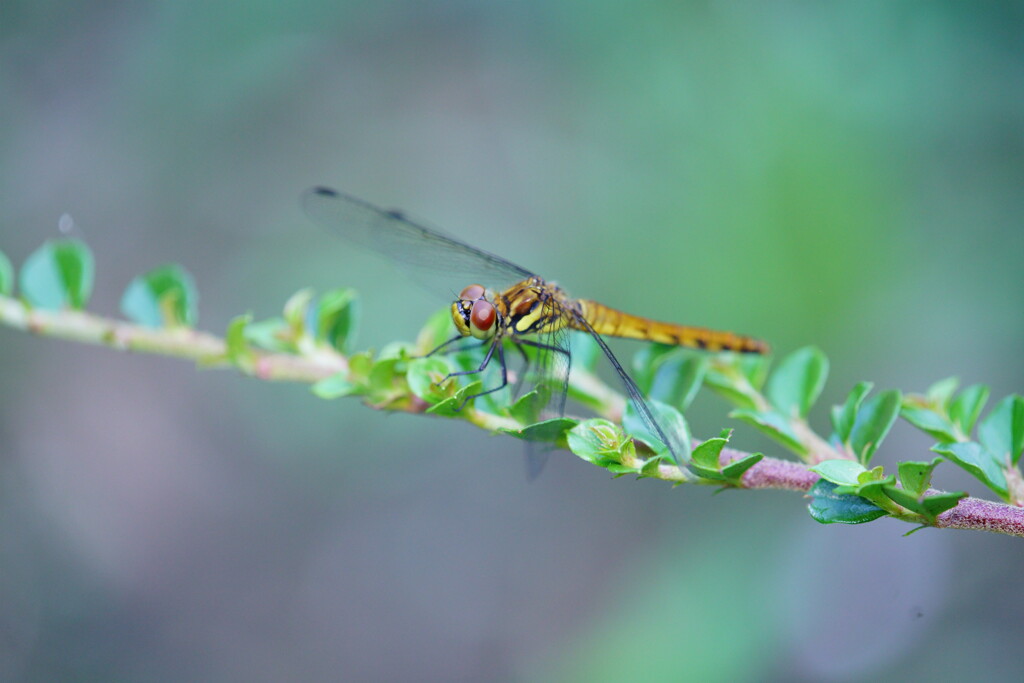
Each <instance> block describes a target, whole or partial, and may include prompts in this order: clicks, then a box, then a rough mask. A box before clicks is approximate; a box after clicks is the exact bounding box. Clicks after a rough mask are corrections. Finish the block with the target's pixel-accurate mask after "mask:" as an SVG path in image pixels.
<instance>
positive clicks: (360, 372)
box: [348, 351, 373, 384]
mask: <svg viewBox="0 0 1024 683" xmlns="http://www.w3.org/2000/svg"><path fill="white" fill-rule="evenodd" d="M371 370H373V354H372V353H371V352H370V351H363V352H362V353H354V354H352V355H351V356H349V359H348V376H349V379H351V380H352V381H354V382H359V383H363V384H366V383H368V382H369V381H370V371H371Z"/></svg>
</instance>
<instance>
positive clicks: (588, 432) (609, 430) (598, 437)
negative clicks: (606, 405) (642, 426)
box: [566, 418, 629, 467]
mask: <svg viewBox="0 0 1024 683" xmlns="http://www.w3.org/2000/svg"><path fill="white" fill-rule="evenodd" d="M566 442H567V443H568V445H569V450H570V451H572V452H573V453H574V454H575V455H577V456H578V457H580V458H582V459H583V460H586V461H587V462H589V463H591V464H594V465H600V466H601V467H605V466H607V465H608V463H612V462H619V460H620V458H621V455H620V454H621V452H622V448H623V445H624V444H626V443H628V442H629V439H627V438H626V435H625V434H624V433H623V431H622V429H621V428H620V427H619V426H618V425H616V424H613V423H612V422H609V421H608V420H603V419H600V418H595V419H593V420H584V421H583V422H580V423H579V424H577V425H576V426H574V427H573V428H572V429H570V430H569V433H568V434H566Z"/></svg>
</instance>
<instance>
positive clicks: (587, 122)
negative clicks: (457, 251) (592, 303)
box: [0, 0, 1024, 681]
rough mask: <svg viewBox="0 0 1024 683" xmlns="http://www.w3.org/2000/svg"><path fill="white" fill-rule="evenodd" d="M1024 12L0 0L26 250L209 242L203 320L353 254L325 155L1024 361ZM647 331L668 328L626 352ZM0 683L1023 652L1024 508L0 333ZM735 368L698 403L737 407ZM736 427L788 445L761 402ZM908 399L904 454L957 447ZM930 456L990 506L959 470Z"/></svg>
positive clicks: (785, 666) (9, 181)
mask: <svg viewBox="0 0 1024 683" xmlns="http://www.w3.org/2000/svg"><path fill="white" fill-rule="evenodd" d="M1022 37H1024V10H1022V6H1021V5H1020V4H1019V3H1015V2H1004V3H998V2H984V3H961V2H951V1H950V2H906V3H882V2H863V3H828V4H821V5H819V4H816V3H804V2H774V3H754V2H748V3H727V2H686V3H680V2H675V3H672V2H634V3H628V4H625V3H610V2H602V1H600V0H597V1H595V0H589V1H588V2H570V1H567V0H547V1H545V2H520V3H498V2H491V3H488V2H466V1H461V2H460V1H453V2H401V1H398V2H376V3H366V2H326V1H308V2H303V1H295V2H289V3H275V2H259V1H253V2H247V3H231V2H209V1H207V2H192V1H182V0H179V1H176V2H135V3H127V2H103V1H100V2H90V3H71V2H46V1H36V2H21V1H16V0H5V1H4V2H3V3H2V4H0V250H3V251H4V252H6V253H7V254H8V255H9V256H10V257H11V259H12V260H13V261H15V262H16V263H20V262H21V261H22V260H23V259H24V258H25V256H27V255H28V254H29V253H30V252H31V251H32V250H33V249H35V248H36V247H38V246H39V244H41V243H42V242H43V241H44V240H45V239H48V238H50V237H55V236H57V235H58V231H57V222H58V218H59V217H60V216H61V214H63V213H65V212H67V213H70V214H71V215H72V216H73V217H74V220H75V223H76V225H77V226H78V227H77V231H78V233H77V234H78V235H79V236H81V237H83V238H84V239H86V240H87V241H88V242H89V244H90V245H91V247H92V248H93V250H94V252H95V255H96V261H97V280H96V287H95V295H94V298H93V302H92V304H91V306H90V308H91V309H92V310H94V311H96V312H98V313H102V314H110V315H114V314H116V313H117V306H118V300H119V297H120V294H121V291H122V290H123V288H124V287H125V285H126V284H127V283H128V282H129V281H130V279H131V278H132V277H133V276H134V275H136V274H138V273H140V272H143V271H145V270H148V269H149V268H152V267H154V266H156V265H159V264H162V263H165V262H170V261H175V262H179V263H181V264H183V265H184V266H185V267H186V268H188V269H189V270H191V271H192V272H193V273H194V274H195V276H196V278H197V281H198V283H199V288H200V293H201V313H200V327H202V328H204V329H209V330H211V331H215V332H222V331H223V329H224V327H225V325H226V324H227V322H228V321H229V320H230V319H231V317H233V316H234V315H237V314H240V313H243V312H246V311H252V312H253V313H255V314H256V315H257V316H261V317H262V316H269V315H274V314H276V313H277V312H278V311H279V310H280V307H281V305H282V304H283V302H284V301H285V300H286V299H287V297H288V296H289V295H290V294H291V293H292V292H294V291H295V290H297V289H299V288H301V287H304V286H313V287H317V288H319V289H326V288H329V287H338V286H355V287H358V288H359V289H360V290H361V292H362V294H363V301H364V309H365V315H364V325H363V329H362V332H361V336H360V340H359V342H358V346H359V347H361V348H366V347H377V348H379V347H380V346H381V345H383V344H384V343H387V342H389V341H392V340H395V339H411V338H412V337H413V336H414V335H415V334H416V331H417V330H418V329H419V327H420V326H421V324H422V322H423V321H424V320H425V319H426V317H427V316H428V315H429V314H430V313H431V312H433V311H434V310H436V309H437V308H438V307H440V306H442V305H444V301H443V297H442V298H432V297H431V296H430V295H429V294H428V293H425V292H422V291H421V290H420V289H418V288H417V287H416V286H415V285H412V284H410V283H409V281H407V280H406V279H405V278H403V277H402V276H401V275H400V274H399V273H397V272H396V271H395V270H393V269H392V268H390V267H389V266H388V265H387V264H386V263H383V262H381V261H379V260H377V259H375V258H373V257H369V256H366V255H365V254H362V253H356V252H353V251H351V250H350V249H349V248H348V245H347V244H345V243H343V242H342V241H341V240H338V239H337V238H335V237H334V236H332V235H330V234H328V233H326V232H324V231H322V230H321V229H319V228H318V227H317V226H315V225H314V224H312V223H311V222H310V221H309V220H308V219H307V218H306V217H305V216H304V215H303V214H302V212H301V210H300V208H299V204H298V197H299V195H300V193H301V192H302V191H303V190H304V189H305V188H306V187H308V186H310V185H314V184H328V185H333V186H336V187H339V188H342V189H344V190H346V191H347V192H350V193H353V194H355V195H357V196H361V197H365V198H366V199H369V200H371V201H374V202H377V203H379V204H382V205H386V206H400V207H402V208H404V209H407V210H409V211H410V212H412V213H414V214H415V215H418V216H422V217H424V218H426V219H428V220H429V221H431V222H433V223H435V224H437V225H441V226H444V227H445V228H446V229H447V230H449V231H450V232H452V233H454V234H456V235H459V236H461V237H463V238H464V239H466V240H467V241H470V242H471V243H474V244H478V245H481V246H483V247H485V248H486V249H489V250H491V251H495V252H497V253H501V254H503V255H505V256H507V257H508V258H510V259H512V260H514V261H516V262H518V263H522V264H523V265H525V266H527V267H529V268H532V269H536V270H537V271H538V272H540V273H541V274H543V275H545V276H546V277H549V278H553V279H557V280H559V282H560V283H562V284H564V285H566V286H567V287H568V288H569V289H570V290H571V291H572V292H574V293H576V294H577V295H581V296H587V297H590V298H595V299H599V300H602V301H605V302H606V303H608V304H611V305H616V306H620V307H623V308H628V309H630V310H631V311H634V312H637V313H641V314H649V315H656V316H657V317H661V318H664V319H668V320H676V321H679V322H684V323H692V324H700V325H707V326H714V327H721V328H724V329H734V330H736V331H741V332H747V333H751V334H756V335H758V336H761V337H764V338H766V339H768V340H770V341H771V342H772V343H773V344H774V346H775V347H776V348H777V349H778V350H779V351H780V352H782V353H785V352H788V351H791V350H793V349H795V348H797V347H799V346H802V345H805V344H816V345H818V346H820V347H821V348H823V349H824V350H825V351H826V352H827V353H828V354H829V355H830V357H831V360H832V368H833V370H832V379H831V381H830V383H829V385H828V387H827V388H826V390H825V394H824V396H823V399H822V404H823V406H822V407H821V408H820V409H819V410H818V411H816V413H815V414H814V416H813V421H814V423H815V424H816V425H817V426H819V427H821V429H822V430H825V429H826V428H827V424H828V423H827V411H826V409H825V407H824V406H825V405H828V404H831V403H835V402H839V401H841V400H842V398H843V396H844V395H845V393H846V392H847V391H848V390H849V388H850V387H851V386H852V385H853V383H855V382H857V381H859V380H865V379H867V380H873V381H875V382H876V385H877V386H878V387H880V388H889V387H895V388H899V389H903V390H918V391H920V390H923V389H924V388H925V387H926V386H927V385H928V384H930V383H931V382H933V381H935V380H938V379H941V378H943V377H945V376H948V375H951V374H956V375H959V376H960V377H961V378H963V379H964V381H965V382H968V383H972V382H986V383H990V384H992V385H993V387H994V391H995V394H996V395H997V396H1001V395H1003V394H1006V393H1008V392H1011V391H1018V392H1019V391H1020V390H1021V388H1022V385H1024V369H1022V365H1021V361H1020V349H1021V339H1022V334H1024V313H1022V308H1021V294H1022V293H1024V269H1022V268H1021V256H1022V254H1024V232H1022V231H1021V227H1020V217H1021V215H1022V209H1024V192H1022V191H1021V188H1022V181H1024V154H1022V151H1024V88H1022V83H1024V80H1022V79H1024V53H1022ZM615 348H616V350H617V351H621V352H622V353H623V354H625V355H626V357H627V358H628V356H629V354H631V353H633V352H635V351H636V350H637V349H638V348H639V346H638V345H636V344H621V345H616V347H615ZM0 349H2V351H3V361H2V363H0V388H2V394H0V679H3V680H33V681H35V680H68V679H73V680H86V679H88V680H131V681H150V680H151V681H166V680H285V679H290V680H300V679H301V680H348V681H360V680H417V681H430V680H439V681H451V680H557V681H598V680H608V681H616V680H642V679H645V680H686V679H698V678H699V679H701V680H729V681H736V680H773V679H774V680H857V679H862V678H867V677H871V678H872V679H874V680H907V679H909V678H917V679H923V678H926V677H936V678H939V679H947V680H948V679H954V678H960V679H965V678H967V677H970V678H971V679H972V680H995V679H998V678H1001V677H1004V678H1005V677H1010V676H1012V672H1018V673H1019V671H1020V667H1021V664H1022V656H1021V653H1020V647H1019V644H1020V636H1021V631H1020V614H1021V610H1022V609H1024V593H1022V591H1021V590H1020V579H1019V574H1020V567H1021V566H1022V560H1024V546H1022V545H1021V542H1020V541H1019V540H1014V539H1009V538H1004V537H999V536H995V535H986V534H982V533H967V532H948V531H947V532H936V531H924V532H921V533H918V534H915V535H913V536H911V537H909V538H902V537H901V534H902V533H904V532H906V531H907V530H908V528H909V527H907V526H906V525H900V524H897V523H892V522H888V521H880V522H876V523H873V524H870V525H866V526H862V527H838V526H833V527H825V526H819V525H818V524H816V523H815V522H813V521H812V520H811V519H810V518H809V517H808V515H807V514H806V511H805V501H803V500H802V499H801V498H800V497H799V496H797V495H795V494H792V493H781V492H738V493H726V494H723V495H719V496H713V495H712V491H711V490H708V489H703V488H700V489H698V488H687V487H684V488H677V489H675V490H671V489H670V488H669V487H668V486H665V485H663V484H658V483H655V482H646V481H645V482H639V483H638V482H634V481H630V480H627V479H620V480H612V479H611V478H610V477H609V475H608V474H607V473H606V472H604V471H602V470H598V469H595V468H592V467H590V466H587V465H586V464H584V463H583V462H581V461H579V460H577V459H575V458H573V457H572V456H571V455H569V454H566V453H562V454H559V455H558V456H557V457H555V458H553V459H552V461H551V462H550V463H549V465H548V468H547V470H546V471H545V472H544V474H543V476H542V477H541V478H540V479H538V480H537V481H536V482H534V483H532V484H528V483H527V482H526V481H525V477H524V474H523V464H522V461H521V448H520V444H519V443H516V442H514V441H512V440H511V439H507V438H497V437H489V436H487V435H485V434H482V433H480V432H479V431H475V430H473V429H471V428H469V427H468V426H466V425H461V424H457V423H453V422H448V421H442V420H432V419H426V418H421V417H414V416H408V415H386V414H381V413H377V412H374V411H371V410H369V409H367V408H365V407H362V406H361V405H360V404H359V403H358V402H356V401H352V400H347V401H346V400H341V401H335V402H325V401H321V400H318V399H315V398H314V397H313V396H312V395H310V394H309V393H308V390H307V388H305V387H302V386H289V385H271V384H266V383H260V382H257V381H254V380H249V379H244V378H241V377H239V376H237V375H235V374H233V373H231V372H223V371H199V370H195V369H193V368H192V367H191V366H189V365H188V364H186V363H182V362H180V361H174V360H170V359H164V358H155V357H144V356H131V355H126V354H118V353H114V352H112V351H109V350H106V349H98V348H90V347H83V346H78V345H74V344H70V343H66V342H60V341H54V340H49V339H36V338H30V337H28V336H26V335H22V334H19V333H15V332H13V331H11V330H9V329H6V328H0ZM725 412H726V406H725V404H724V403H722V402H721V401H720V400H718V399H716V398H715V397H714V396H701V397H700V398H699V399H698V401H697V403H696V404H695V406H694V407H693V409H692V411H691V415H690V418H691V421H692V423H693V426H694V430H695V432H696V433H697V434H700V435H704V436H709V435H712V434H715V433H717V432H718V430H719V429H720V428H722V427H724V426H735V425H734V424H732V423H731V422H730V421H729V420H728V419H727V418H726V417H725ZM736 443H737V444H738V445H739V446H740V447H746V448H764V449H766V451H767V452H768V453H769V454H772V455H779V454H780V451H779V449H777V448H775V447H774V446H772V445H771V444H767V443H765V442H763V441H761V440H759V439H758V438H756V437H755V436H753V435H752V434H751V430H750V429H749V428H746V427H740V429H739V433H738V435H737V439H736ZM930 445H931V444H930V441H929V440H928V439H927V438H926V437H923V436H921V435H920V434H917V433H915V432H913V431H911V430H910V429H909V428H908V427H907V426H906V425H898V426H897V427H896V428H895V430H894V432H893V434H892V435H891V437H890V439H889V441H888V442H887V444H886V446H885V447H883V449H882V451H881V453H880V455H879V456H878V459H879V461H880V462H881V463H882V464H891V463H893V462H894V461H895V459H897V458H900V459H926V458H928V457H929V455H930V454H929V453H928V451H927V449H928V447H929V446H930ZM936 484H937V485H938V486H939V487H942V488H946V489H957V488H966V489H967V490H969V491H971V492H973V493H976V494H983V493H984V492H983V491H982V490H981V488H980V486H977V485H976V484H975V483H974V482H973V480H970V479H968V478H966V477H964V476H962V475H961V474H960V473H959V472H958V471H956V470H954V469H953V468H952V467H951V466H943V467H941V468H940V470H939V472H938V475H937V481H936Z"/></svg>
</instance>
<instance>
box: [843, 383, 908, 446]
mask: <svg viewBox="0 0 1024 683" xmlns="http://www.w3.org/2000/svg"><path fill="white" fill-rule="evenodd" d="M900 404H901V396H900V392H899V391H897V390H895V389H890V390H889V391H883V392H882V393H880V394H878V395H876V396H872V397H871V398H869V399H868V400H866V401H864V403H863V405H861V408H860V410H858V411H857V419H856V420H855V421H854V423H853V429H852V430H851V432H850V445H851V446H852V447H853V452H854V455H856V456H857V459H858V460H860V461H861V463H863V464H865V465H866V464H867V463H869V462H871V456H873V455H874V454H875V451H876V450H877V449H878V446H879V445H880V444H881V443H882V440H883V439H885V436H886V434H888V433H889V430H890V429H891V428H892V425H893V422H895V421H896V416H897V415H899V412H900Z"/></svg>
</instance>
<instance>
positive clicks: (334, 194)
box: [313, 185, 338, 197]
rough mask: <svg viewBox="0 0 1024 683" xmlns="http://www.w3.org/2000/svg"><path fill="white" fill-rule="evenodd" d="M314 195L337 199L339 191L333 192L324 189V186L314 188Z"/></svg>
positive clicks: (326, 188) (327, 188)
mask: <svg viewBox="0 0 1024 683" xmlns="http://www.w3.org/2000/svg"><path fill="white" fill-rule="evenodd" d="M313 194H318V195H321V196H323V197H337V196H338V191H337V190H332V189H331V188H329V187H323V186H322V185H320V186H317V187H314V188H313Z"/></svg>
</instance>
